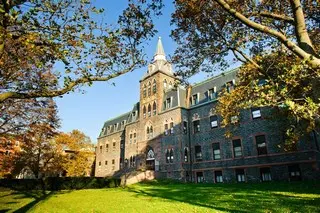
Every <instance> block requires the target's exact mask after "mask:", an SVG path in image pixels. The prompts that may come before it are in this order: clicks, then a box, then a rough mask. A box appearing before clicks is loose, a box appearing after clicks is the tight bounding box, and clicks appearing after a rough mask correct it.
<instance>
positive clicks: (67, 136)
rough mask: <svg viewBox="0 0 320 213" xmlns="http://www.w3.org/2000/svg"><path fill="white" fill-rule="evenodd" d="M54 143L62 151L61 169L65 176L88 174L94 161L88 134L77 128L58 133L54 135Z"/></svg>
mask: <svg viewBox="0 0 320 213" xmlns="http://www.w3.org/2000/svg"><path fill="white" fill-rule="evenodd" d="M55 142H56V144H59V147H60V149H61V148H62V149H63V152H64V163H63V169H64V171H66V175H67V176H88V175H90V174H91V170H92V164H93V161H94V146H93V144H92V143H91V140H90V138H89V137H88V136H86V135H85V134H84V133H82V132H81V131H79V130H73V131H72V132H70V133H60V134H59V135H57V136H56V137H55Z"/></svg>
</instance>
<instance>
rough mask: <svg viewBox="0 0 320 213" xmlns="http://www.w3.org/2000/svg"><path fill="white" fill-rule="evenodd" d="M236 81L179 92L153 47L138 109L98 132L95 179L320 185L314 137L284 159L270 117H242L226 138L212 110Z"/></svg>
mask: <svg viewBox="0 0 320 213" xmlns="http://www.w3.org/2000/svg"><path fill="white" fill-rule="evenodd" d="M236 73H237V70H231V71H229V72H226V73H222V74H220V75H218V76H215V77H213V78H210V79H207V80H205V81H203V82H201V83H198V84H195V85H192V86H190V87H188V88H184V87H182V86H179V79H178V78H176V77H175V75H174V72H173V70H172V65H171V64H170V63H169V62H168V61H167V60H166V56H165V52H164V49H163V46H162V43H161V40H160V39H159V41H158V44H157V49H156V53H155V55H154V59H153V62H152V63H151V64H149V66H148V70H147V72H146V73H145V75H144V76H143V77H142V78H141V80H140V100H139V102H137V103H135V104H134V105H133V108H132V110H131V111H130V112H127V113H125V114H123V115H120V116H118V117H116V118H113V119H111V120H108V121H106V122H105V123H104V125H103V128H102V130H101V133H100V135H99V137H98V143H97V148H96V166H95V175H96V176H99V177H104V176H113V175H119V174H121V173H122V172H123V171H126V172H127V171H128V170H129V171H146V170H153V171H154V172H155V175H156V177H157V178H171V179H177V180H182V181H192V182H198V183H199V182H214V183H219V182H247V181H270V180H291V181H292V180H310V179H319V178H320V170H319V168H320V152H319V146H320V144H319V140H318V139H319V135H318V134H317V133H316V132H312V133H311V134H308V135H306V136H304V138H303V139H301V141H299V143H298V144H297V146H296V147H295V149H293V151H289V152H288V151H285V150H284V129H283V126H284V125H283V122H284V121H282V120H281V119H279V118H278V117H277V116H274V114H275V112H274V111H273V110H271V109H268V108H261V109H260V108H254V109H250V110H243V111H242V112H241V113H240V115H239V116H238V117H234V118H233V122H236V123H237V124H236V127H235V128H233V130H232V137H231V138H226V137H225V133H226V129H225V128H222V127H221V126H220V121H221V117H220V116H219V115H218V114H217V113H216V110H215V107H216V104H217V98H218V94H219V91H221V90H222V89H223V88H226V89H228V90H232V89H233V87H234V86H235V82H236ZM177 84H178V86H176V85H177Z"/></svg>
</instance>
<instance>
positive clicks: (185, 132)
mask: <svg viewBox="0 0 320 213" xmlns="http://www.w3.org/2000/svg"><path fill="white" fill-rule="evenodd" d="M187 132H188V122H187V121H183V134H187Z"/></svg>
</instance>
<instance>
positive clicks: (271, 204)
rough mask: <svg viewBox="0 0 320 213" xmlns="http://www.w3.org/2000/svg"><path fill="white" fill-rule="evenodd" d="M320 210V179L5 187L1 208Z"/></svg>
mask: <svg viewBox="0 0 320 213" xmlns="http://www.w3.org/2000/svg"><path fill="white" fill-rule="evenodd" d="M7 211H8V212H27V211H28V212H59V213H60V212H311V213H316V212H320V182H297V183H284V182H283V183H277V182H271V183H260V184H249V183H248V184H215V185H209V184H206V185H202V184H197V185H195V184H182V183H172V182H149V183H140V184H135V185H132V186H130V187H128V188H125V189H122V188H114V189H88V190H77V191H59V192H47V193H46V194H45V195H41V193H40V192H15V191H10V190H1V192H0V212H7Z"/></svg>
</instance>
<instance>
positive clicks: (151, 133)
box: [149, 126, 153, 138]
mask: <svg viewBox="0 0 320 213" xmlns="http://www.w3.org/2000/svg"><path fill="white" fill-rule="evenodd" d="M149 137H150V138H152V137H153V128H152V126H150V134H149Z"/></svg>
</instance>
